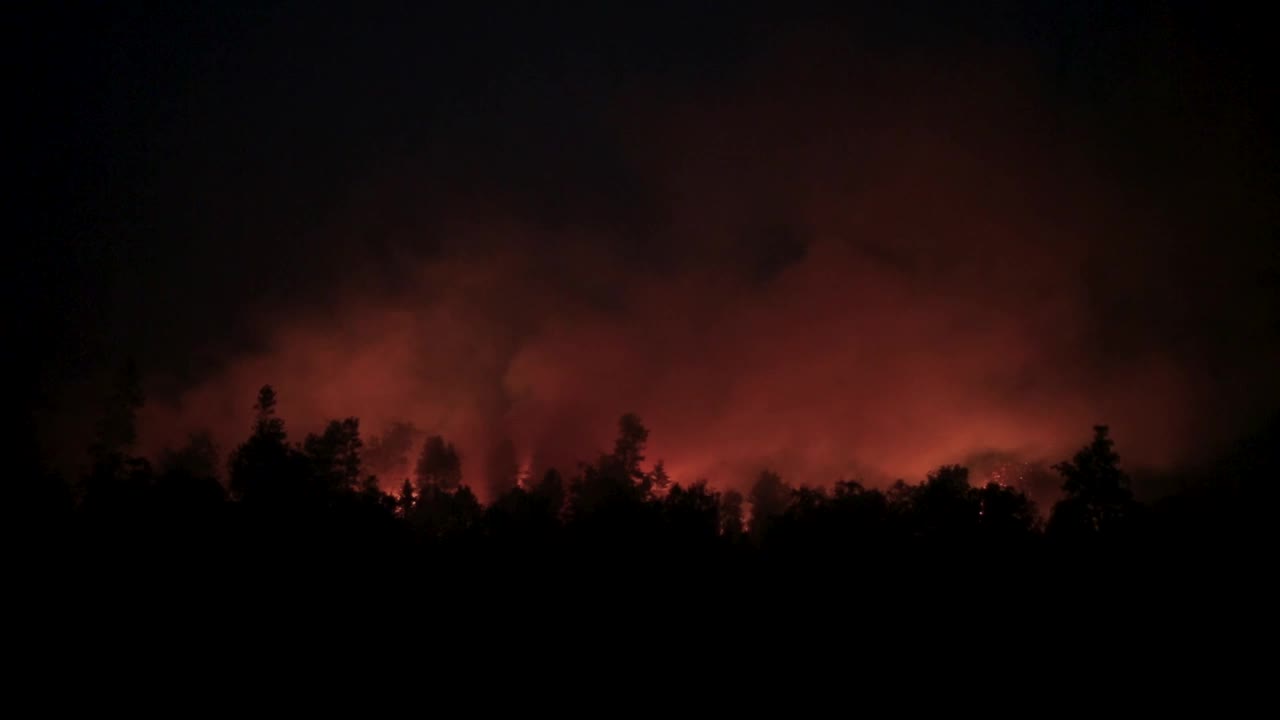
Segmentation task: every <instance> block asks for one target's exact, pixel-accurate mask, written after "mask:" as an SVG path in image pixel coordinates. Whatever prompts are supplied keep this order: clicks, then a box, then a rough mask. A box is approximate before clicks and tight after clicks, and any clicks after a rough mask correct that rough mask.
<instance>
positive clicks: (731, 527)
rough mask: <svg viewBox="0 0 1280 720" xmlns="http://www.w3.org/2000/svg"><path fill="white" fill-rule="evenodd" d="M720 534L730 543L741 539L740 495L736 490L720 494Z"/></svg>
mask: <svg viewBox="0 0 1280 720" xmlns="http://www.w3.org/2000/svg"><path fill="white" fill-rule="evenodd" d="M720 532H721V534H722V535H724V536H725V537H726V538H727V539H729V540H730V541H736V540H737V539H739V538H741V537H742V532H743V524H742V493H740V492H738V491H737V490H726V491H725V492H723V493H720Z"/></svg>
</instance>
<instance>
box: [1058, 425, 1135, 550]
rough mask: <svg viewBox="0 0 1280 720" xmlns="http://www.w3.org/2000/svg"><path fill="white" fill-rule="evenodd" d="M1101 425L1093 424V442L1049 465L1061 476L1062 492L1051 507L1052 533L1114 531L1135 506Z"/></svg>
mask: <svg viewBox="0 0 1280 720" xmlns="http://www.w3.org/2000/svg"><path fill="white" fill-rule="evenodd" d="M1114 446H1115V443H1113V442H1112V440H1111V437H1110V435H1109V433H1108V428H1107V426H1105V425H1098V426H1095V427H1094V429H1093V442H1091V443H1090V444H1088V445H1086V446H1085V447H1083V448H1081V449H1080V450H1079V451H1078V452H1076V454H1075V456H1074V457H1072V459H1071V460H1069V461H1066V462H1061V463H1058V464H1057V465H1054V466H1053V469H1054V470H1056V471H1058V474H1059V475H1061V476H1062V478H1063V483H1062V492H1063V493H1064V494H1065V496H1066V497H1064V498H1063V499H1062V500H1060V501H1059V502H1058V503H1057V504H1056V505H1054V507H1053V513H1052V515H1051V516H1050V518H1049V531H1050V532H1051V533H1052V534H1055V535H1081V534H1085V535H1088V534H1114V533H1116V532H1119V531H1120V530H1121V529H1122V528H1123V526H1124V524H1125V523H1126V522H1127V521H1128V520H1130V519H1131V518H1132V515H1133V513H1134V510H1135V504H1134V500H1133V494H1132V492H1130V490H1129V477H1128V476H1127V475H1126V474H1125V473H1124V471H1123V470H1121V469H1120V456H1119V455H1118V454H1117V453H1116V451H1115V449H1114Z"/></svg>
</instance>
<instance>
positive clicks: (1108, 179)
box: [8, 2, 1280, 483]
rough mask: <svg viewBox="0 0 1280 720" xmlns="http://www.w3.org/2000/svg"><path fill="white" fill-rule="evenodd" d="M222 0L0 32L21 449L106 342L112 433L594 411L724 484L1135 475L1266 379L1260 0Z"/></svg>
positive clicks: (1266, 119)
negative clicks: (7, 56) (131, 373)
mask: <svg viewBox="0 0 1280 720" xmlns="http://www.w3.org/2000/svg"><path fill="white" fill-rule="evenodd" d="M259 5H265V4H258V3H253V4H243V5H242V4H239V3H232V2H217V3H207V4H202V3H107V4H101V3H98V4H62V3H42V4H41V6H40V8H39V9H37V10H28V11H25V12H26V13H27V14H26V16H20V17H18V18H17V19H16V20H15V21H14V22H13V25H14V28H15V29H16V30H17V34H18V38H17V39H16V41H15V42H14V43H13V44H12V45H11V49H10V51H11V52H13V53H14V54H15V58H14V59H15V62H14V63H11V65H13V66H14V67H18V68H20V77H19V78H18V80H17V82H16V83H14V85H13V88H14V89H13V90H11V97H12V96H13V95H12V94H13V93H17V98H16V99H17V102H14V103H13V104H12V106H11V110H10V115H11V117H16V118H18V120H19V127H20V128H21V132H20V134H18V135H16V136H15V139H16V141H17V142H16V145H17V148H16V157H17V160H16V163H15V164H16V166H17V178H18V184H19V185H20V189H19V190H18V191H17V193H16V194H15V195H14V200H15V201H16V202H15V210H14V213H13V216H14V218H15V220H16V231H15V232H14V233H12V234H11V236H10V237H11V239H12V240H13V241H14V242H13V245H12V248H11V249H10V250H9V252H10V253H14V254H16V255H17V261H16V262H11V263H8V265H9V268H10V271H11V272H13V273H14V274H15V278H13V280H12V281H11V282H10V283H9V289H10V292H11V293H13V294H14V295H15V297H14V298H13V300H12V301H11V303H10V307H12V308H15V309H17V312H16V313H15V316H16V326H17V328H18V329H17V331H16V332H14V333H13V334H12V335H11V336H12V337H14V338H17V339H18V342H15V343H14V349H12V350H11V352H14V350H16V352H14V354H15V355H16V356H17V357H18V358H19V359H20V360H22V361H24V362H25V363H26V365H25V367H29V373H28V374H29V376H30V380H29V381H28V382H24V383H23V388H22V393H23V395H24V397H26V396H30V397H29V402H30V403H31V404H32V406H33V408H34V410H35V415H34V417H36V418H37V421H38V427H39V429H40V431H41V433H42V435H43V437H44V441H43V447H45V448H46V452H49V453H53V454H58V453H62V454H65V453H66V452H67V451H66V450H65V449H64V448H66V447H76V448H78V447H83V444H84V442H86V439H85V432H86V430H85V428H87V427H89V426H90V424H91V423H92V418H93V417H94V415H95V414H96V413H97V412H98V411H99V407H100V403H101V397H102V395H103V393H104V392H105V378H106V377H108V376H109V375H110V373H111V372H112V371H113V370H114V368H116V367H118V366H119V365H120V363H122V362H123V360H124V358H125V357H128V356H132V357H135V358H137V360H138V362H139V364H140V366H141V368H142V370H143V372H144V376H145V377H146V379H147V388H146V389H147V393H148V399H149V404H148V408H147V412H146V414H145V415H144V428H143V429H144V440H143V444H144V446H145V447H146V448H148V449H151V450H154V449H157V448H159V447H161V446H163V445H165V444H168V443H173V442H179V441H180V440H181V435H182V434H183V433H185V432H188V431H190V430H194V429H197V428H200V427H207V428H209V429H211V430H213V431H214V432H215V435H216V436H217V437H218V438H219V440H220V442H222V443H223V445H224V447H225V446H227V445H229V444H230V443H232V442H234V441H235V440H236V438H237V437H239V436H240V435H241V434H243V433H242V431H243V430H244V428H247V425H248V422H249V419H248V417H249V406H250V405H251V404H252V398H253V390H254V389H255V388H256V387H257V386H258V385H260V384H262V383H264V382H271V383H273V384H275V385H276V386H277V388H278V389H279V390H280V391H281V397H282V403H281V410H282V413H283V414H284V416H285V417H286V418H287V419H288V420H289V421H290V422H291V427H292V428H294V429H295V432H301V431H303V430H306V429H311V428H314V427H315V426H316V425H317V424H318V423H319V422H320V421H322V420H323V419H324V418H326V417H333V416H342V415H348V414H357V415H360V416H361V418H362V419H363V421H364V428H365V432H366V433H367V434H377V432H379V430H380V429H381V428H382V427H384V426H386V424H388V423H390V422H391V421H393V420H396V419H404V420H412V421H413V422H415V423H417V424H418V425H419V426H420V427H422V428H424V429H426V430H428V431H439V432H444V433H446V434H447V435H450V436H452V437H456V438H458V440H459V442H460V444H461V446H462V448H463V452H464V458H467V459H468V460H469V464H468V466H467V467H469V468H471V469H472V470H473V471H474V472H475V473H476V474H477V475H481V474H483V473H484V472H486V470H485V469H484V468H486V464H487V463H489V461H488V460H486V458H490V457H492V456H494V453H495V452H500V451H501V450H502V448H507V447H513V448H514V451H515V453H516V454H517V455H518V456H519V460H520V462H522V463H528V464H532V465H545V464H548V463H553V462H554V463H557V464H565V463H566V462H568V461H569V460H570V459H573V458H584V457H590V456H591V454H592V453H593V452H594V451H595V450H596V449H598V448H600V447H603V446H604V444H605V443H606V442H607V439H608V436H609V435H610V433H611V431H612V420H613V419H614V418H616V417H617V415H618V414H620V413H621V412H624V411H627V410H637V411H639V412H640V413H641V415H642V416H643V417H645V418H646V420H647V421H648V422H649V424H650V425H651V426H652V429H653V431H654V436H653V437H654V446H655V447H654V449H655V450H656V451H657V452H659V453H661V454H664V455H666V456H667V457H668V463H669V465H670V466H671V467H673V468H674V469H675V470H676V471H677V472H678V473H685V474H687V475H690V476H693V475H709V476H711V477H712V479H713V480H714V481H717V482H723V483H736V482H739V481H740V480H741V479H743V478H746V477H748V476H749V475H750V474H751V473H752V472H754V471H755V470H757V469H758V468H759V467H762V466H764V465H771V466H774V467H779V468H782V469H783V470H784V471H785V472H786V473H789V474H791V475H792V476H795V477H797V479H801V480H813V481H822V480H829V479H834V478H835V477H838V476H847V475H853V474H858V475H862V476H864V477H869V478H872V479H875V478H879V477H891V476H896V475H899V474H919V473H921V472H923V470H924V469H927V467H929V466H931V465H936V464H938V463H939V462H947V461H963V460H965V458H967V457H970V456H972V455H973V454H974V453H980V452H987V451H995V452H997V453H1009V454H1010V455H1011V456H1018V457H1023V458H1028V459H1032V460H1039V459H1043V458H1046V457H1053V456H1054V453H1058V452H1060V451H1061V450H1062V449H1063V448H1068V447H1072V446H1074V445H1078V444H1079V443H1080V442H1081V441H1082V440H1083V439H1085V438H1087V436H1088V427H1089V425H1091V424H1092V423H1094V422H1109V423H1111V424H1112V425H1113V426H1114V428H1115V436H1116V438H1117V442H1118V443H1119V447H1120V450H1121V452H1122V453H1124V452H1125V451H1126V449H1128V450H1129V454H1128V455H1127V457H1128V458H1130V459H1131V460H1132V461H1133V462H1135V463H1140V464H1148V465H1152V466H1164V467H1169V466H1174V465H1177V464H1180V463H1185V462H1188V461H1192V460H1195V459H1198V456H1201V455H1203V454H1206V453H1211V452H1213V451H1215V450H1216V449H1218V448H1219V447H1221V446H1223V445H1224V444H1225V443H1227V442H1228V441H1229V440H1230V439H1231V438H1233V437H1234V436H1236V435H1238V434H1240V433H1242V432H1247V431H1248V430H1249V428H1250V427H1251V425H1252V424H1254V423H1256V422H1258V421H1259V419H1260V418H1262V417H1264V416H1265V415H1266V414H1268V413H1271V412H1274V410H1275V408H1276V400H1277V396H1278V395H1277V393H1278V390H1280V388H1278V382H1277V379H1276V375H1277V373H1276V372H1275V367H1277V366H1280V344H1278V342H1277V334H1278V333H1277V329H1278V328H1280V306H1278V303H1277V296H1278V292H1280V291H1278V289H1277V286H1278V282H1280V281H1278V278H1280V255H1278V251H1277V245H1278V244H1277V242H1276V228H1277V221H1278V219H1280V214H1278V212H1277V210H1278V208H1277V201H1276V197H1277V192H1276V191H1277V189H1280V188H1277V176H1276V168H1277V165H1276V159H1277V155H1276V144H1275V139H1274V137H1273V135H1272V133H1271V132H1270V129H1271V127H1273V126H1274V125H1275V120H1276V112H1275V111H1276V107H1275V97H1274V90H1273V88H1274V87H1275V85H1276V83H1275V81H1276V78H1275V77H1274V74H1273V73H1271V72H1270V71H1268V70H1265V69H1264V68H1265V63H1264V60H1265V59H1266V57H1265V56H1266V50H1267V47H1268V44H1269V42H1270V38H1269V36H1268V32H1269V31H1268V28H1269V27H1270V25H1269V24H1268V22H1267V21H1266V18H1262V17H1257V16H1252V15H1250V14H1249V13H1247V12H1243V11H1238V10H1228V9H1224V8H1222V7H1221V6H1219V5H1216V4H1214V5H1212V6H1210V5H1209V4H1183V3H1091V2H1079V3H1000V2H996V3H980V4H979V5H982V8H981V9H973V8H967V7H958V6H961V5H969V4H968V3H950V2H937V3H931V2H906V3H868V4H867V7H866V8H857V7H854V5H855V4H854V3H839V4H835V5H832V6H828V7H800V6H797V5H796V4H793V3H785V4H783V3H772V4H767V5H766V4H756V3H743V2H734V3H709V4H706V3H689V2H681V3H640V4H636V7H634V8H632V9H630V10H620V9H618V8H616V7H613V6H614V5H615V4H614V3H592V4H584V6H582V7H574V6H571V5H560V6H557V7H556V8H554V9H548V8H542V7H538V6H539V5H542V4H535V3H520V4H515V5H514V6H504V5H496V4H495V5H486V6H481V5H482V4H478V3H459V4H457V5H456V6H429V5H428V4H425V3H405V4H392V5H382V4H378V3H358V4H352V5H351V6H350V7H347V8H337V7H330V6H329V5H328V4H326V3H317V2H308V3H297V4H270V5H269V6H266V7H261V6H259ZM890 5H891V6H892V8H889V7H886V6H890ZM1063 6H1066V7H1063ZM50 438H53V439H50ZM489 464H492V463H489Z"/></svg>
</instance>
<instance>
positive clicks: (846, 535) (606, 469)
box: [21, 373, 1277, 581]
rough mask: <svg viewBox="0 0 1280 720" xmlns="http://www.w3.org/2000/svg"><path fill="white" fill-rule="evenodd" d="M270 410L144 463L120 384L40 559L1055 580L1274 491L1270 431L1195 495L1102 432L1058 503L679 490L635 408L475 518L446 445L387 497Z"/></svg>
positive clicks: (953, 474) (1123, 557)
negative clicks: (585, 458) (601, 441)
mask: <svg viewBox="0 0 1280 720" xmlns="http://www.w3.org/2000/svg"><path fill="white" fill-rule="evenodd" d="M277 404H278V399H277V394H276V392H275V390H274V389H273V388H272V387H271V386H270V385H267V386H263V387H262V389H261V390H260V392H259V394H258V397H257V399H256V402H255V403H254V405H253V408H254V413H255V417H254V421H253V424H252V427H251V428H248V430H249V434H248V437H246V438H245V439H244V440H243V442H241V443H240V444H239V445H238V446H237V447H235V448H233V449H232V450H231V451H230V453H229V454H227V455H226V456H224V455H223V454H222V453H220V452H219V450H218V448H216V447H215V446H214V444H213V443H212V441H211V440H210V439H209V438H208V437H207V436H203V435H196V436H193V437H192V438H191V441H190V442H189V443H188V444H187V446H186V447H183V448H181V449H178V450H172V451H166V452H165V453H163V454H162V456H161V457H159V458H155V459H154V460H152V459H148V458H144V457H138V456H136V455H134V454H133V453H132V448H133V447H134V445H135V443H136V441H137V437H136V435H137V427H136V425H137V420H136V413H137V411H138V410H139V408H140V407H141V406H142V392H141V389H140V387H139V384H138V381H137V378H136V375H130V374H129V373H126V379H125V380H124V381H122V382H121V383H120V387H119V388H118V389H117V391H116V393H115V394H114V396H113V397H112V398H111V400H110V402H109V403H108V405H107V412H106V413H105V414H104V415H103V417H102V420H101V422H100V424H99V428H98V432H97V439H96V441H95V442H94V444H93V446H92V447H91V448H90V450H89V458H90V465H89V470H88V471H87V472H86V474H85V475H84V476H83V477H79V478H75V479H74V480H71V481H68V480H66V479H64V478H62V477H61V476H59V475H58V474H56V473H50V472H44V473H42V475H41V477H40V478H39V480H38V481H37V482H35V483H34V484H33V485H32V486H33V487H36V488H38V491H37V492H36V493H35V497H33V498H30V499H28V501H26V502H24V503H22V504H21V507H22V514H23V516H24V519H26V520H28V521H34V522H33V523H32V525H33V530H32V535H31V537H32V538H34V542H35V545H34V547H36V548H39V549H43V550H50V551H56V552H59V553H63V554H65V556H66V557H67V558H69V559H73V560H74V561H76V562H83V563H90V564H91V565H90V566H93V565H96V564H100V563H103V562H108V563H120V562H125V563H144V564H145V563H154V562H159V561H166V562H167V561H171V560H173V559H174V558H181V559H182V560H184V561H189V560H192V559H202V560H204V561H207V562H214V563H227V562H230V563H244V564H246V565H254V564H257V565H262V566H272V567H274V566H276V565H278V564H280V563H283V564H285V565H297V566H305V565H306V564H307V563H311V562H315V563H331V562H335V561H338V562H343V563H347V564H348V566H349V567H355V566H359V565H369V564H372V565H378V564H380V563H382V562H384V561H385V562H391V558H395V559H396V560H395V561H396V562H399V563H414V562H419V561H421V562H423V563H428V564H434V567H435V568H436V569H437V570H440V569H442V568H452V569H453V570H457V571H461V570H463V569H468V570H477V569H481V568H483V569H486V571H489V570H493V569H495V568H505V569H507V570H515V571H520V572H524V571H528V570H529V568H531V567H542V568H551V567H554V568H557V571H558V572H562V573H565V574H566V576H574V573H579V572H580V571H583V570H584V569H592V568H594V569H595V571H602V572H614V571H621V570H623V569H628V571H629V570H632V569H637V568H644V569H648V570H651V571H659V572H666V571H668V570H676V569H679V570H684V571H690V572H695V573H699V574H700V576H701V577H702V579H703V580H704V581H707V580H710V578H712V577H731V576H733V575H734V574H735V573H740V572H751V571H754V570H756V569H760V568H772V569H773V570H776V571H782V572H793V571H799V569H801V568H805V567H811V568H828V569H829V568H830V567H832V566H833V564H840V563H847V562H853V561H854V560H856V562H857V564H858V567H859V568H860V571H861V572H863V573H871V572H884V573H894V572H901V571H902V569H903V568H904V567H928V568H933V569H935V570H937V571H939V572H942V573H956V572H964V573H972V572H989V573H1000V574H1003V573H1007V572H1008V571H1009V570H1010V569H1019V570H1020V571H1031V572H1047V570H1045V569H1046V568H1054V569H1061V568H1062V567H1064V563H1066V564H1068V565H1069V564H1070V563H1075V562H1079V561H1080V560H1081V559H1086V560H1087V561H1088V562H1091V563H1094V564H1095V565H1097V566H1101V565H1105V566H1107V567H1112V568H1118V569H1120V570H1122V571H1124V572H1129V571H1131V570H1132V569H1133V568H1134V567H1138V566H1142V567H1157V566H1165V565H1169V564H1178V565H1179V566H1182V567H1185V566H1186V563H1188V562H1190V561H1191V560H1193V559H1197V558H1198V559H1199V560H1200V561H1203V562H1204V563H1206V565H1213V564H1220V563H1221V558H1222V557H1223V555H1224V553H1225V554H1226V555H1227V556H1229V557H1231V558H1233V559H1240V558H1243V557H1245V556H1246V555H1248V554H1249V551H1256V550H1257V549H1258V548H1260V547H1262V545H1263V543H1262V539H1263V537H1264V528H1265V526H1266V523H1267V521H1266V519H1265V518H1264V517H1263V515H1262V512H1263V510H1262V509H1263V508H1264V507H1265V506H1266V505H1265V502H1264V501H1263V495H1264V492H1265V489H1266V488H1268V487H1270V486H1272V485H1273V484H1274V480H1275V478H1276V477H1277V462H1276V444H1275V443H1274V442H1272V441H1271V440H1272V439H1274V437H1275V434H1274V431H1272V432H1271V434H1270V435H1263V436H1260V437H1258V438H1256V439H1255V440H1253V441H1251V442H1250V443H1246V444H1244V445H1242V446H1241V447H1240V448H1238V449H1237V450H1235V451H1233V453H1232V454H1231V455H1229V456H1226V457H1224V459H1223V460H1221V461H1220V462H1218V463H1217V464H1215V465H1214V466H1213V468H1212V469H1211V470H1207V471H1204V474H1203V476H1202V477H1200V478H1199V479H1198V480H1190V481H1187V482H1185V483H1184V490H1183V491H1181V492H1179V493H1175V494H1173V495H1170V496H1167V497H1162V498H1156V499H1154V500H1152V501H1150V502H1140V501H1139V500H1138V499H1136V498H1135V496H1134V493H1133V491H1132V489H1131V487H1130V485H1131V484H1130V480H1129V478H1128V476H1127V475H1126V472H1125V470H1124V468H1123V465H1122V463H1121V460H1120V455H1119V454H1118V452H1117V449H1116V447H1115V443H1114V441H1113V439H1112V437H1111V435H1110V433H1109V429H1108V428H1107V427H1106V426H1103V425H1099V426H1096V427H1094V428H1093V435H1092V438H1090V439H1088V440H1087V442H1085V443H1084V444H1083V446H1082V447H1080V449H1079V450H1078V451H1077V452H1075V453H1074V455H1072V456H1071V457H1069V458H1064V459H1063V460H1062V461H1061V462H1059V463H1057V464H1056V465H1054V466H1053V470H1054V471H1055V472H1056V473H1057V474H1058V476H1059V477H1060V479H1061V492H1060V497H1059V499H1058V500H1057V501H1056V502H1055V503H1054V504H1053V505H1052V507H1049V508H1038V507H1037V506H1036V504H1035V503H1033V502H1032V501H1031V500H1030V499H1029V498H1028V497H1027V496H1026V494H1024V493H1023V491H1022V490H1020V489H1019V488H1016V487H1011V486H1008V485H1002V484H999V483H996V482H987V483H985V484H984V483H975V482H974V481H973V478H972V477H971V476H970V473H969V470H968V469H967V468H966V467H963V466H960V465H944V466H941V467H939V468H937V469H936V470H935V471H933V472H931V473H929V474H928V475H927V477H925V478H923V479H922V480H921V481H920V482H916V483H909V482H906V481H904V480H898V481H897V482H896V483H894V484H893V485H892V486H890V487H888V488H886V489H878V488H872V487H864V486H863V485H862V484H860V483H858V482H856V481H853V480H841V481H837V482H835V483H834V484H833V485H832V486H830V487H811V486H806V485H793V484H791V483H790V482H788V481H787V480H786V479H785V478H782V477H780V476H779V475H778V474H777V473H775V472H772V471H770V470H767V469H766V470H762V471H761V472H760V473H759V475H758V477H757V478H755V480H754V482H753V483H752V484H751V485H750V489H749V491H748V492H746V493H745V494H743V493H740V492H737V491H735V490H717V489H714V488H713V487H712V486H710V485H709V484H708V482H707V481H705V480H701V481H698V482H693V483H690V484H682V483H680V482H673V481H672V479H671V478H670V477H669V475H668V473H667V471H666V469H665V468H664V466H663V463H662V462H660V461H659V462H649V461H648V460H647V458H646V456H645V447H646V441H647V439H648V436H649V430H648V428H646V427H645V425H644V424H643V422H642V420H641V418H639V417H637V416H636V415H634V414H624V415H622V416H621V418H620V419H619V421H618V426H617V436H616V442H615V444H614V446H613V449H612V451H610V452H607V453H604V454H601V455H600V456H599V457H598V458H596V459H595V460H594V461H590V462H582V463H580V464H579V466H578V467H577V468H574V469H572V470H571V471H566V470H560V469H556V468H551V469H547V470H546V471H545V472H544V473H543V474H541V475H540V476H538V477H530V478H521V479H520V480H519V481H518V482H517V481H515V480H514V479H513V481H512V485H511V487H510V488H509V489H507V490H506V491H505V492H503V493H502V494H501V495H499V496H497V497H495V498H494V499H493V500H492V502H490V503H489V504H487V505H485V504H482V503H481V502H480V501H479V499H478V498H477V496H476V494H475V492H473V490H472V488H471V487H469V486H468V484H467V476H466V472H465V464H464V462H463V458H461V457H460V455H459V453H458V451H457V449H456V448H455V447H454V445H453V444H452V443H450V442H449V441H448V440H447V439H446V438H443V437H440V436H430V437H427V438H426V439H425V440H424V441H423V442H421V443H420V447H418V448H415V450H416V458H415V461H414V462H413V463H412V467H413V475H412V477H411V478H404V479H403V481H402V482H400V483H398V484H399V485H400V489H399V491H398V492H396V493H388V492H385V491H384V490H383V489H382V487H384V486H386V484H385V483H382V482H380V480H379V478H377V477H375V476H373V475H370V474H366V473H365V472H364V470H363V465H362V455H363V454H365V453H368V452H374V453H376V452H378V451H379V448H378V447H377V444H376V443H373V444H372V446H366V445H365V443H364V442H363V441H362V439H361V428H360V422H359V420H358V419H357V418H354V417H353V418H345V419H337V420H333V421H331V422H329V423H328V425H327V427H325V429H324V430H323V432H321V433H319V434H309V435H307V436H306V437H305V438H303V439H302V440H301V441H294V440H292V439H291V437H290V436H289V434H288V431H287V429H286V423H285V420H284V419H283V418H282V417H280V415H279V414H278V413H277ZM397 480H398V479H397ZM708 572H709V573H710V574H709V575H708V574H705V573H708ZM1002 577H1006V576H1004V575H1002Z"/></svg>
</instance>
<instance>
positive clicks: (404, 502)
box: [396, 478, 414, 518]
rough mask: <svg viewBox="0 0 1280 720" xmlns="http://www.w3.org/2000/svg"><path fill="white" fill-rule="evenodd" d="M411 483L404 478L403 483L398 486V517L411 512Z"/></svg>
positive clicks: (407, 515)
mask: <svg viewBox="0 0 1280 720" xmlns="http://www.w3.org/2000/svg"><path fill="white" fill-rule="evenodd" d="M413 500H414V498H413V484H412V483H410V482H409V479H408V478H405V480H404V484H403V485H401V486H400V497H399V498H397V499H396V507H397V509H398V510H399V513H400V517H406V518H407V517H409V515H410V514H411V513H412V512H413Z"/></svg>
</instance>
